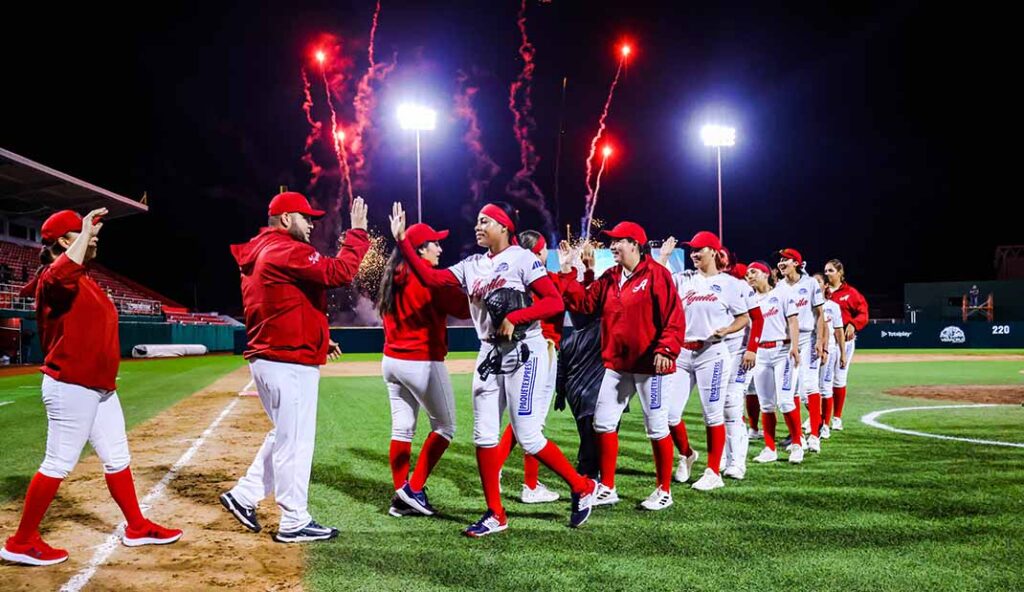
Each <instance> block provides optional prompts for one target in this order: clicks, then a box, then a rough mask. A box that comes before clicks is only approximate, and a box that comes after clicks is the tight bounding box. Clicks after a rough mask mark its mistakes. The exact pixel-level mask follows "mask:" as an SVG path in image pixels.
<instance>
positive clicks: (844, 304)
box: [825, 259, 868, 431]
mask: <svg viewBox="0 0 1024 592" xmlns="http://www.w3.org/2000/svg"><path fill="white" fill-rule="evenodd" d="M825 277H826V278H827V279H828V287H829V289H830V290H832V300H833V301H835V303H836V304H838V305H839V310H841V311H842V313H843V325H844V326H845V327H846V366H845V367H844V368H840V369H838V370H837V371H836V379H835V383H834V385H833V389H834V390H835V396H834V399H835V417H834V418H833V419H832V429H833V430H837V431H842V430H843V406H844V405H845V404H846V378H847V375H848V374H849V372H850V364H851V363H852V362H853V352H854V351H856V349H857V331H862V330H864V327H866V326H867V324H868V301H867V300H865V299H864V296H863V295H861V293H860V292H858V291H857V289H856V288H854V287H853V286H851V285H850V284H848V283H846V268H845V267H843V263H842V262H841V261H840V260H838V259H831V260H830V261H829V262H828V263H826V264H825Z"/></svg>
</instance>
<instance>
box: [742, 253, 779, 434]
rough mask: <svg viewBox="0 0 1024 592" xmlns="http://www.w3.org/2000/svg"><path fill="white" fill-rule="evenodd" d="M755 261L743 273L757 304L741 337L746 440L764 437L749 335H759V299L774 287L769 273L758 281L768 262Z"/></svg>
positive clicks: (760, 323) (761, 325)
mask: <svg viewBox="0 0 1024 592" xmlns="http://www.w3.org/2000/svg"><path fill="white" fill-rule="evenodd" d="M757 263H759V265H758V266H756V267H755V266H754V265H753V264H750V265H748V266H746V270H745V272H744V274H743V279H744V281H745V282H746V283H747V285H748V286H750V288H751V289H752V290H753V294H754V295H753V297H752V300H753V302H754V304H755V305H757V309H758V311H757V314H756V315H755V314H753V313H751V317H750V320H751V323H750V327H748V328H747V330H746V332H745V333H746V335H744V337H743V342H744V343H743V347H744V350H745V351H744V352H743V359H744V361H743V364H742V366H743V371H744V375H745V376H744V379H745V381H746V383H747V384H746V389H745V391H744V392H745V393H746V408H747V421H748V422H749V424H750V429H749V430H748V431H747V436H748V440H763V439H764V434H763V433H762V432H761V430H760V429H758V426H759V425H760V420H761V403H760V402H759V401H758V398H757V389H755V388H754V368H753V366H752V365H751V363H750V359H751V357H753V358H754V361H755V363H756V360H757V357H756V353H755V352H756V351H757V344H756V343H754V342H753V341H752V340H751V338H750V336H751V335H752V334H755V333H756V334H757V335H760V334H761V332H762V329H763V328H764V318H762V316H761V300H763V299H764V297H765V294H767V293H768V292H769V291H771V289H772V288H773V287H774V283H773V280H772V276H771V274H768V275H767V276H766V277H765V278H764V279H765V280H766V281H765V282H764V283H763V284H762V283H760V282H759V280H760V279H761V278H760V274H759V273H758V269H760V268H765V269H767V268H768V264H767V263H765V262H763V261H760V262H757Z"/></svg>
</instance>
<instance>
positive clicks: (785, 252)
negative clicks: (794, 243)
mask: <svg viewBox="0 0 1024 592" xmlns="http://www.w3.org/2000/svg"><path fill="white" fill-rule="evenodd" d="M779 257H780V258H782V259H792V260H793V261H796V264H797V265H801V264H803V262H804V258H803V256H802V255H800V251H797V250H796V249H782V250H780V251H779Z"/></svg>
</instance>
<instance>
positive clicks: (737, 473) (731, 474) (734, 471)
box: [722, 465, 747, 481]
mask: <svg viewBox="0 0 1024 592" xmlns="http://www.w3.org/2000/svg"><path fill="white" fill-rule="evenodd" d="M722 475H724V476H726V477H728V478H730V479H736V480H737V481H742V480H743V478H744V477H746V476H747V467H745V466H743V465H730V466H729V467H728V468H727V469H725V471H723V472H722Z"/></svg>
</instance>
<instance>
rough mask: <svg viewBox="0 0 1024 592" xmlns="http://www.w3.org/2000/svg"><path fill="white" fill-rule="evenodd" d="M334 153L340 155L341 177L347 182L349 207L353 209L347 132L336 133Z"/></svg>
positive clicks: (339, 131) (346, 189) (346, 190)
mask: <svg viewBox="0 0 1024 592" xmlns="http://www.w3.org/2000/svg"><path fill="white" fill-rule="evenodd" d="M334 152H335V154H337V155H338V162H339V163H341V176H342V178H343V179H344V180H345V192H346V194H347V195H348V207H349V208H351V207H352V178H351V177H350V176H349V170H348V154H346V153H345V132H344V131H343V130H338V131H337V132H335V133H334ZM339 202H340V200H339ZM339 205H340V203H339Z"/></svg>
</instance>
